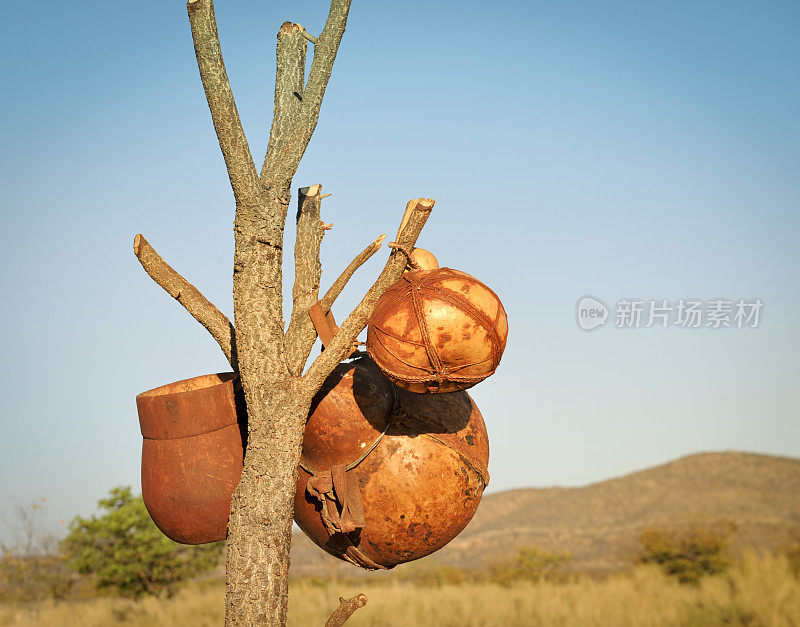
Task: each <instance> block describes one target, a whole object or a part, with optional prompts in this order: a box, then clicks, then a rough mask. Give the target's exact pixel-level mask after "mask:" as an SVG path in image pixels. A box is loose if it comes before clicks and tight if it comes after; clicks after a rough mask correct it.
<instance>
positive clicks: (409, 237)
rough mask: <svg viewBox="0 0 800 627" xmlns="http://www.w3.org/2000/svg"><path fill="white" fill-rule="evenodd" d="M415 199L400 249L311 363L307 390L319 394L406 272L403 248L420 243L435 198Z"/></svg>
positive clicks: (391, 257)
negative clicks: (329, 376) (385, 297)
mask: <svg viewBox="0 0 800 627" xmlns="http://www.w3.org/2000/svg"><path fill="white" fill-rule="evenodd" d="M413 202H414V203H415V204H414V209H413V210H412V211H411V214H410V216H409V218H408V222H407V223H406V226H405V228H404V229H403V232H402V233H401V234H400V237H399V238H398V241H397V242H396V243H397V244H398V248H396V249H394V250H393V251H392V254H391V255H389V260H388V261H387V262H386V265H385V266H384V268H383V271H382V272H381V274H380V276H379V277H378V279H377V280H376V281H375V283H374V284H373V285H372V287H371V288H370V289H369V291H368V292H367V293H366V295H365V296H364V298H362V299H361V302H360V303H359V304H358V305H357V306H356V308H355V309H354V310H353V311H352V312H351V313H350V315H349V316H347V319H346V320H345V321H344V323H342V326H341V327H340V328H339V332H338V333H337V334H336V337H334V339H333V341H332V342H331V343H330V345H329V346H327V347H326V348H325V351H323V352H322V353H321V354H320V355H319V356H318V357H317V358H316V360H314V363H312V364H311V367H310V368H309V369H308V372H307V373H306V374H305V376H304V377H303V382H304V384H305V386H306V392H310V393H312V394H313V393H316V391H317V390H318V389H319V387H320V386H321V385H322V383H323V382H324V381H325V378H326V377H327V376H328V375H329V374H330V373H331V372H332V371H333V369H334V368H335V367H336V365H337V364H338V363H339V362H340V361H341V360H342V359H344V358H345V357H347V355H348V354H349V353H350V351H351V350H352V346H353V342H354V341H355V339H356V337H358V334H359V333H361V331H362V330H363V329H364V327H365V326H367V323H368V322H369V318H370V316H371V315H372V311H373V310H374V309H375V305H376V304H377V302H378V299H379V298H380V297H381V295H382V294H383V293H384V292H385V291H386V290H387V289H388V288H389V287H390V286H391V285H392V284H393V283H394V282H395V281H397V280H398V279H399V278H400V276H401V275H402V274H403V271H404V270H405V267H406V264H407V262H408V260H407V258H406V255H405V254H404V253H403V252H402V249H405V250H412V249H413V248H414V244H416V242H417V238H418V237H419V234H420V233H421V232H422V228H423V227H424V226H425V222H427V220H428V216H429V215H430V212H431V210H432V209H433V204H434V201H433V200H431V199H426V198H418V199H416V200H415V201H413Z"/></svg>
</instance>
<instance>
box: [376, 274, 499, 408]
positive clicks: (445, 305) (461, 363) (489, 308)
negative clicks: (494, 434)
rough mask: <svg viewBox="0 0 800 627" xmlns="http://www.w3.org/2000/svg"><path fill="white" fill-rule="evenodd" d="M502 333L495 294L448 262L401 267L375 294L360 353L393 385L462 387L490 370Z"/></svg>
mask: <svg viewBox="0 0 800 627" xmlns="http://www.w3.org/2000/svg"><path fill="white" fill-rule="evenodd" d="M507 339H508V320H507V317H506V312H505V309H504V308H503V304H502V303H501V302H500V299H499V298H498V297H497V295H496V294H495V293H494V292H493V291H492V290H491V289H490V288H489V287H487V286H486V285H484V284H483V283H481V282H480V281H479V280H478V279H476V278H475V277H473V276H470V275H469V274H467V273H466V272H461V271H459V270H453V269H451V268H437V269H435V270H415V271H411V272H405V273H404V274H403V276H402V277H401V278H400V280H398V281H397V282H396V283H395V284H394V285H392V286H391V287H390V288H389V289H388V290H386V292H384V293H383V295H382V296H381V297H380V299H379V300H378V303H377V305H376V306H375V310H374V311H373V312H372V317H371V318H370V322H369V327H368V329H367V351H368V352H369V355H370V357H372V358H373V359H374V360H375V363H377V364H378V366H379V367H380V369H381V370H382V371H383V373H384V374H385V375H386V376H387V377H389V379H391V380H392V381H393V382H394V383H396V384H397V385H399V386H401V387H403V388H405V389H407V390H410V391H412V392H418V393H426V392H430V393H441V392H454V391H457V390H465V389H467V388H469V387H472V386H473V385H475V384H476V383H478V382H480V381H483V380H484V379H485V378H486V377H488V376H489V375H491V374H492V373H494V371H495V370H496V369H497V366H498V364H499V363H500V358H501V357H502V355H503V351H504V350H505V347H506V340H507Z"/></svg>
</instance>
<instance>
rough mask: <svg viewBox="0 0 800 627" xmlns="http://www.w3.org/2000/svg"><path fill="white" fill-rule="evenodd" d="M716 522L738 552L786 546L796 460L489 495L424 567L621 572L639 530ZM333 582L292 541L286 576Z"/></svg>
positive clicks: (716, 460) (795, 515)
mask: <svg viewBox="0 0 800 627" xmlns="http://www.w3.org/2000/svg"><path fill="white" fill-rule="evenodd" d="M720 520H724V521H730V522H733V523H735V525H736V526H737V527H738V532H737V533H736V535H735V536H734V539H733V541H734V547H735V548H743V547H746V546H751V547H756V548H770V549H774V548H778V547H780V546H781V545H782V544H784V543H785V542H787V541H788V538H789V534H790V533H791V532H792V530H796V529H798V527H800V459H793V458H785V457H774V456H770V455H758V454H752V453H738V452H722V453H700V454H696V455H690V456H688V457H684V458H681V459H678V460H676V461H673V462H670V463H667V464H664V465H662V466H657V467H654V468H649V469H646V470H642V471H640V472H635V473H632V474H629V475H626V476H623V477H618V478H614V479H609V480H607V481H602V482H599V483H594V484H591V485H587V486H583V487H579V488H526V489H519V490H510V491H507V492H501V493H497V494H489V495H487V496H485V497H484V498H483V502H482V503H481V505H480V507H479V509H478V512H477V514H476V515H475V518H473V520H472V521H471V522H470V524H469V525H468V526H467V528H466V529H465V530H464V531H463V532H462V533H461V535H459V536H458V537H457V538H456V539H455V540H453V541H452V542H451V543H450V544H449V545H447V546H446V547H445V548H444V549H442V550H441V551H439V552H437V553H435V554H433V555H432V556H430V557H427V558H425V559H424V560H422V561H423V562H428V563H429V564H431V563H438V564H447V565H452V566H456V567H458V568H482V567H484V566H486V565H487V564H489V563H491V562H493V561H497V560H499V559H502V558H504V557H508V556H511V555H513V554H514V553H515V552H516V551H517V549H518V548H519V547H521V546H537V547H541V548H544V549H549V550H558V551H569V552H570V553H571V554H572V558H573V559H572V562H571V568H573V569H575V570H580V571H594V572H597V571H611V570H622V569H625V568H627V567H629V566H630V565H631V564H632V563H634V561H635V556H636V552H637V548H638V543H637V536H638V534H639V532H640V531H641V530H642V529H643V528H645V527H648V526H651V525H663V524H685V523H688V522H696V521H701V522H702V521H720ZM398 568H403V567H398ZM332 573H339V574H347V575H348V576H353V575H355V574H357V573H358V571H356V569H355V568H354V567H352V566H350V565H348V564H345V563H340V562H339V561H338V560H336V559H334V558H332V557H329V556H328V555H327V554H325V553H324V552H323V551H321V550H320V549H318V548H317V547H316V546H315V545H313V544H312V543H311V541H310V540H308V539H307V538H306V537H305V536H304V535H303V534H302V533H297V534H295V537H294V541H293V546H292V574H293V575H295V576H302V575H310V574H317V575H329V574H332Z"/></svg>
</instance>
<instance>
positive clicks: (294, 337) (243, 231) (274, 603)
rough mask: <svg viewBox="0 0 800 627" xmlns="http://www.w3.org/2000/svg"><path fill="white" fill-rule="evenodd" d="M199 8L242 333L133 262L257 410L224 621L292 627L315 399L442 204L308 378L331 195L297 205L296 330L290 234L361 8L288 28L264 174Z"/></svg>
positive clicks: (408, 227) (410, 216)
mask: <svg viewBox="0 0 800 627" xmlns="http://www.w3.org/2000/svg"><path fill="white" fill-rule="evenodd" d="M187 8H188V12H189V22H190V25H191V30H192V38H193V41H194V47H195V53H196V56H197V64H198V68H199V70H200V78H201V80H202V82H203V88H204V90H205V93H206V98H207V100H208V105H209V109H210V110H211V117H212V121H213V123H214V128H215V130H216V133H217V138H218V140H219V145H220V149H221V151H222V154H223V157H224V159H225V165H226V168H227V170H228V177H229V179H230V182H231V187H232V189H233V195H234V199H235V201H236V216H235V219H234V239H235V251H234V264H233V308H234V322H235V324H233V325H232V324H231V323H230V321H228V320H227V318H226V317H225V316H224V315H223V314H222V313H220V311H219V310H218V309H217V308H216V307H214V305H213V304H211V303H210V302H209V301H208V300H207V299H205V297H203V295H202V294H201V293H200V292H199V291H198V290H197V289H196V288H194V287H193V286H192V285H191V284H190V283H189V282H188V281H187V280H186V279H184V278H183V277H182V276H181V275H180V274H178V273H177V272H176V271H175V270H174V269H173V268H171V267H170V266H169V265H168V264H167V263H166V262H165V261H164V260H163V259H162V258H161V257H160V256H159V255H158V253H156V251H155V250H154V249H153V248H152V247H151V246H150V244H149V243H148V242H147V241H146V240H145V239H144V238H143V237H142V236H141V235H137V236H136V238H135V240H134V252H135V254H136V256H137V258H138V259H139V261H140V262H141V264H142V266H143V267H144V269H145V270H146V271H147V273H148V274H149V275H150V276H151V277H152V278H153V279H154V280H155V281H156V283H158V284H159V285H161V286H162V287H163V288H164V289H165V290H166V291H167V292H169V294H170V295H171V296H173V297H174V298H175V299H176V300H177V301H178V302H179V303H180V304H181V305H182V306H184V307H185V308H186V309H187V311H188V312H189V313H190V314H191V315H192V316H193V317H194V318H195V319H196V320H197V321H198V322H200V323H201V324H202V325H203V326H204V327H205V328H206V329H208V330H209V332H210V333H211V335H212V337H213V338H214V339H215V340H216V341H217V343H218V344H219V345H220V348H221V349H222V351H223V352H224V353H225V356H226V357H227V358H228V360H229V362H230V363H231V366H232V367H233V368H234V370H235V371H237V372H238V373H239V376H240V379H241V382H242V386H243V389H244V394H245V401H246V404H247V415H248V439H247V447H246V451H245V459H244V470H243V473H242V479H241V482H240V483H239V486H238V487H237V489H236V491H235V492H234V494H233V499H232V502H231V514H230V520H229V523H228V546H227V562H226V585H227V596H226V611H225V620H226V624H228V625H256V624H258V625H264V624H266V625H282V624H284V623H285V622H286V613H287V603H288V574H289V547H290V545H291V531H292V516H293V501H294V493H295V484H296V481H297V465H298V462H299V459H300V451H301V447H302V438H303V430H304V427H305V420H306V417H307V415H308V411H309V408H310V405H311V400H312V398H313V396H314V394H316V392H317V391H318V390H319V388H320V387H321V385H322V383H323V382H324V381H325V379H326V378H327V376H328V375H329V374H330V373H331V372H332V371H333V369H334V368H335V367H336V365H337V364H338V363H339V362H340V361H341V360H342V359H345V358H346V357H347V356H348V355H349V353H350V349H351V347H352V345H353V342H354V340H355V339H356V337H357V336H358V334H359V333H360V332H361V331H362V330H363V329H364V327H365V326H366V324H367V321H368V320H369V316H370V314H371V313H372V310H373V309H374V307H375V304H376V302H377V300H378V298H379V297H380V296H381V294H383V292H384V291H385V290H386V289H387V288H388V287H389V286H390V285H391V284H392V283H394V282H395V281H396V280H397V279H398V278H399V277H400V275H401V274H402V272H403V270H404V268H405V266H406V261H407V260H406V256H407V254H408V252H409V251H410V250H412V249H413V247H414V245H415V243H416V241H417V238H418V237H419V234H420V232H421V231H422V228H423V226H424V225H425V222H426V220H427V218H428V215H429V214H430V211H431V209H432V208H433V201H432V200H427V199H423V198H419V199H415V200H412V201H409V204H408V206H407V207H406V212H405V214H404V218H403V222H402V224H401V228H400V232H399V233H398V238H397V242H395V243H394V244H393V250H392V252H391V254H390V256H389V259H388V261H387V262H386V265H385V266H384V268H383V271H382V272H381V274H380V276H379V277H378V279H377V280H376V281H375V283H374V284H373V286H372V287H371V288H370V290H369V291H368V292H367V294H366V295H365V296H364V297H363V299H362V301H361V302H360V303H359V305H358V306H357V307H356V308H355V309H354V310H353V311H352V312H351V313H350V315H349V316H348V317H347V319H346V320H345V321H344V322H343V323H342V325H341V327H340V329H339V331H338V332H337V334H336V335H335V336H334V338H333V340H332V341H331V342H330V343H329V344H328V345H327V346H326V349H325V351H324V352H323V353H322V354H320V355H319V356H318V357H317V358H316V359H315V360H314V362H313V363H312V364H311V366H310V367H309V368H308V369H307V370H306V369H305V365H306V361H307V359H308V357H309V354H310V352H311V349H312V347H313V344H314V341H315V340H316V331H315V329H314V327H313V324H312V322H311V319H310V316H309V308H310V307H312V306H313V305H315V304H316V303H317V302H318V300H319V284H320V277H321V264H320V246H321V243H322V236H323V234H324V230H325V229H326V228H329V227H328V225H324V224H322V222H321V219H320V206H321V200H322V198H323V197H322V196H321V194H320V191H321V186H320V185H313V186H311V187H309V188H304V189H303V190H301V193H300V197H299V202H298V211H297V236H296V243H295V277H294V289H293V290H292V298H293V308H292V316H291V320H290V324H289V327H288V329H287V330H286V332H284V320H283V275H282V263H283V236H284V226H285V223H286V216H287V210H288V205H289V199H290V189H291V182H292V178H293V176H294V173H295V172H296V170H297V167H298V165H299V163H300V159H301V158H302V156H303V154H304V152H305V149H306V147H307V146H308V143H309V141H310V139H311V135H312V134H313V132H314V128H315V127H316V124H317V120H318V118H319V111H320V107H321V105H322V98H323V96H324V94H325V88H326V86H327V83H328V80H329V78H330V74H331V70H332V68H333V62H334V59H335V58H336V53H337V50H338V48H339V43H340V41H341V38H342V35H343V34H344V30H345V26H346V23H347V15H348V12H349V9H350V0H332V1H331V7H330V12H329V14H328V19H327V21H326V24H325V27H324V29H323V31H322V33H321V34H320V35H319V37H314V36H312V35H309V34H308V33H306V32H305V30H304V29H303V27H302V26H300V25H299V24H292V23H291V22H285V23H284V24H283V25H282V26H281V27H280V30H279V31H278V44H277V72H276V84H275V108H274V114H273V122H272V127H271V130H270V134H269V141H268V147H267V153H266V157H265V159H264V164H263V166H262V169H261V172H260V174H259V173H258V172H257V171H256V168H255V165H254V162H253V159H252V156H251V154H250V148H249V146H248V143H247V139H246V137H245V135H244V131H243V130H242V126H241V122H240V120H239V115H238V112H237V109H236V103H235V101H234V97H233V92H232V90H231V87H230V84H229V81H228V77H227V74H226V71H225V65H224V62H223V59H222V50H221V47H220V43H219V35H218V33H217V25H216V20H215V17H214V6H213V1H212V0H189V1H188V4H187ZM309 41H310V42H312V43H313V45H314V56H313V62H312V65H311V69H310V71H309V75H308V80H307V81H305V84H304V78H305V59H306V53H307V45H308V44H307V42H309ZM384 237H385V236H380V237H379V238H378V239H376V240H375V241H374V242H373V243H372V244H370V245H369V246H367V248H366V249H364V251H362V252H361V253H360V254H358V255H357V256H356V257H355V259H354V260H353V262H352V263H351V264H350V265H349V266H348V267H347V268H346V269H345V270H344V272H342V274H341V275H340V276H339V278H338V279H337V280H336V281H335V282H334V283H333V285H332V286H331V288H330V289H329V290H328V291H327V293H326V294H325V296H324V297H323V298H322V300H321V301H320V302H321V306H322V308H323V311H328V310H330V308H331V306H332V305H333V302H334V301H335V299H336V297H337V296H338V295H339V293H340V292H341V291H342V289H343V288H344V286H345V284H346V283H347V281H348V280H349V279H350V277H351V276H352V275H353V273H354V272H355V270H356V269H357V268H358V267H360V266H361V265H362V264H363V263H364V262H365V261H366V260H367V259H369V257H371V256H372V255H373V254H374V253H375V252H376V251H377V250H378V248H380V246H381V244H382V242H383V238H384ZM304 371H305V372H304ZM351 601H352V600H351ZM348 603H349V602H348ZM361 605H363V603H362V604H361ZM361 605H358V603H355V601H353V603H351V604H350V605H347V608H351V611H349V613H348V612H345V611H344V610H341V608H340V610H337V612H339V614H337V615H336V616H338V618H337V619H336V620H341V621H342V622H343V621H344V620H346V619H347V617H349V615H350V614H352V611H355V609H357V607H360V606H361ZM351 606H352V607H351ZM340 615H341V616H340ZM332 618H333V617H332ZM337 624H341V623H337Z"/></svg>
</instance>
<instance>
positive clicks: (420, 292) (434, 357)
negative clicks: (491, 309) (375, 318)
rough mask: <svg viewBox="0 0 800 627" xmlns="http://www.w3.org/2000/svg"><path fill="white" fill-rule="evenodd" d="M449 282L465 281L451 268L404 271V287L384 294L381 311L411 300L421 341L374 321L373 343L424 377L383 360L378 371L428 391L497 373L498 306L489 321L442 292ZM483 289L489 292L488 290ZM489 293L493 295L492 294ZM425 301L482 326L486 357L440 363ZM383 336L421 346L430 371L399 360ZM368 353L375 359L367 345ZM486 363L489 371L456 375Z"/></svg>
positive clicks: (452, 294) (461, 300)
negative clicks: (486, 342)
mask: <svg viewBox="0 0 800 627" xmlns="http://www.w3.org/2000/svg"><path fill="white" fill-rule="evenodd" d="M403 252H405V251H403ZM409 259H410V257H409ZM448 279H456V280H462V281H463V280H465V277H464V275H463V274H462V273H458V272H456V271H454V270H452V269H451V268H439V269H437V270H433V271H430V272H407V273H405V274H404V275H403V276H402V278H401V279H400V281H405V282H406V283H407V285H405V286H403V287H398V286H397V284H395V286H394V287H393V288H390V292H388V293H387V297H386V298H387V299H386V300H385V301H384V302H383V303H381V308H382V309H384V308H385V309H392V308H393V307H396V306H398V305H400V304H401V303H402V302H403V301H407V300H408V299H409V297H410V299H411V304H412V308H413V311H414V317H415V319H416V323H417V327H418V328H419V332H420V336H421V338H422V341H421V342H417V341H414V340H410V339H408V338H404V337H400V336H398V335H396V334H394V333H392V332H390V331H388V330H387V329H385V328H383V327H382V326H380V325H378V324H375V323H374V322H373V323H372V325H371V326H372V329H373V330H374V332H375V333H374V335H373V337H374V338H375V341H376V342H378V343H379V344H380V345H381V346H382V347H383V349H384V350H385V351H386V352H387V353H388V354H389V355H391V356H392V357H393V358H394V359H396V360H397V361H399V362H400V363H403V364H405V365H406V366H408V367H409V368H411V369H413V370H417V371H419V370H423V371H424V374H420V375H413V374H408V373H405V372H403V373H401V372H398V371H397V370H396V369H391V368H389V367H387V365H386V363H385V360H381V361H380V368H381V370H383V372H384V373H386V374H387V375H389V376H390V377H392V378H393V379H395V380H397V381H404V382H406V383H424V384H425V387H426V389H427V390H428V391H430V392H436V391H438V389H439V388H440V387H441V386H442V384H443V383H445V382H447V381H452V382H454V383H461V384H466V385H473V384H475V383H479V382H480V381H483V380H484V379H485V378H486V377H488V376H489V375H491V374H492V373H493V372H494V371H495V370H497V366H498V365H499V363H500V357H501V356H502V353H503V348H504V346H503V342H502V341H501V340H500V336H499V335H498V333H497V321H498V319H499V317H500V311H501V310H500V307H499V306H498V311H497V315H496V316H495V319H494V320H491V319H490V318H489V317H488V316H487V315H486V314H485V313H484V312H482V311H481V310H480V309H478V308H477V307H475V305H473V304H472V303H471V302H470V301H469V300H467V299H466V298H464V297H463V296H462V295H461V294H458V293H457V292H455V291H453V290H450V289H445V288H444V287H443V286H442V285H441V283H442V282H443V281H446V280H448ZM400 281H398V283H400ZM434 282H435V284H433V285H431V283H434ZM485 289H487V290H488V291H489V292H491V290H489V288H485ZM491 293H492V294H494V292H491ZM495 297H496V295H495ZM425 298H430V299H436V300H439V301H442V302H445V303H447V304H449V305H452V306H453V307H455V308H457V309H459V310H460V311H462V312H464V313H465V314H467V315H469V316H470V317H472V319H473V320H474V321H475V322H476V323H477V324H479V325H480V326H482V327H483V328H484V329H485V330H486V334H487V337H488V338H489V342H490V344H491V350H490V353H489V356H488V357H487V358H485V359H481V360H479V361H476V362H471V363H466V364H460V365H458V366H451V365H447V364H445V363H444V362H442V360H441V358H440V357H439V353H438V352H437V350H436V347H435V346H434V344H433V341H432V340H431V334H430V329H429V328H428V324H427V322H426V320H425V313H424V311H423V306H424V299H425ZM498 303H499V299H498ZM386 337H390V338H392V339H395V340H398V341H401V342H405V343H408V344H413V345H416V346H422V347H424V348H425V353H426V355H427V357H428V361H429V363H430V368H425V367H420V366H419V365H417V364H412V363H409V362H408V361H405V360H404V359H402V358H401V357H399V356H398V355H397V354H395V353H394V352H393V351H391V350H390V349H389V347H388V346H387V345H386V342H385V341H384V338H386ZM367 350H368V351H369V353H370V355H371V356H373V357H374V355H373V350H372V349H371V347H370V346H369V345H368V346H367ZM486 361H490V362H491V365H490V367H489V370H488V371H487V372H486V373H484V374H481V375H461V374H458V373H459V372H461V371H463V370H465V369H466V368H470V367H473V366H477V365H479V364H482V363H484V362H486Z"/></svg>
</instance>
